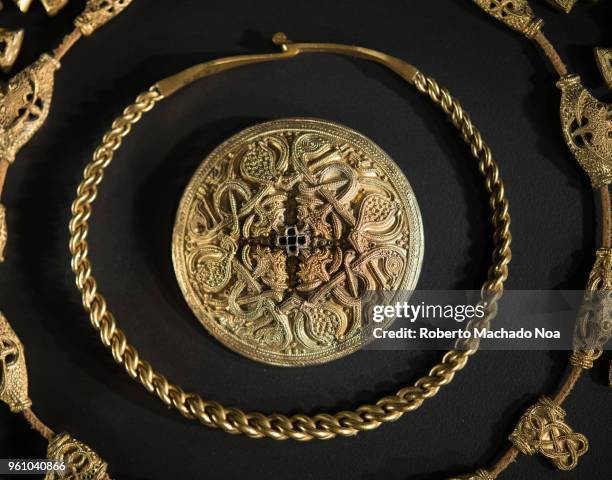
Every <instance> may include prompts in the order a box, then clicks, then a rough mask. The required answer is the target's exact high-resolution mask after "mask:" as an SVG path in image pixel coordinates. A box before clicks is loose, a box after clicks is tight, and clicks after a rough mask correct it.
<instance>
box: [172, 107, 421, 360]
mask: <svg viewBox="0 0 612 480" xmlns="http://www.w3.org/2000/svg"><path fill="white" fill-rule="evenodd" d="M423 247H424V240H423V226H422V221H421V214H420V211H419V207H418V204H417V201H416V198H415V195H414V193H413V191H412V188H411V187H410V184H409V183H408V180H407V179H406V177H405V176H404V174H403V173H402V171H401V170H400V169H399V167H398V166H397V165H396V164H395V162H393V160H392V159H391V158H390V157H389V156H388V155H387V154H386V153H385V152H384V151H383V150H381V148H380V147H378V146H377V145H376V144H374V143H373V142H372V141H371V140H369V139H367V138H366V137H364V136H363V135H361V134H359V133H357V132H355V131H353V130H351V129H349V128H346V127H344V126H342V125H338V124H336V123H332V122H328V121H322V120H314V119H302V118H295V119H285V120H278V121H273V122H268V123H263V124H259V125H256V126H254V127H251V128H249V129H247V130H244V131H243V132H241V133H238V134H237V135H235V136H234V137H232V138H230V139H229V140H227V141H226V142H225V143H223V144H222V145H221V146H220V147H218V148H217V149H216V150H214V151H213V152H212V153H211V154H210V155H209V156H208V157H207V158H206V159H205V160H204V162H203V163H202V164H201V165H200V167H199V168H198V170H197V171H196V173H195V175H194V176H193V178H192V179H191V181H190V182H189V185H188V187H187V189H186V191H185V193H184V194H183V198H182V200H181V203H180V206H179V209H178V214H177V218H176V224H175V227H174V236H173V242H172V250H173V251H172V256H173V261H174V268H175V272H176V276H177V278H178V282H179V284H180V286H181V290H182V292H183V294H184V296H185V299H186V300H187V303H188V304H189V306H190V307H191V309H192V310H193V312H194V313H195V315H196V317H197V318H198V319H199V320H200V322H201V323H202V324H203V325H204V327H206V329H207V330H208V331H209V332H210V333H211V334H212V335H213V336H215V337H216V338H217V339H218V340H220V341H221V342H222V343H223V344H225V345H226V346H227V347H229V348H231V349H232V350H234V351H236V352H238V353H240V354H242V355H244V356H246V357H248V358H251V359H253V360H257V361H260V362H264V363H268V364H273V365H279V366H305V365H313V364H319V363H324V362H327V361H330V360H334V359H337V358H340V357H342V356H344V355H348V354H349V353H352V352H354V351H355V350H357V349H359V348H360V347H361V346H362V345H363V344H364V343H365V342H366V341H367V340H368V335H367V334H365V333H364V332H366V328H365V327H366V325H365V324H364V323H365V322H366V320H365V318H364V316H362V305H361V303H362V302H361V299H362V298H363V296H364V294H365V293H366V292H369V291H384V292H406V291H411V290H413V289H414V288H415V286H416V283H417V280H418V277H419V273H420V268H421V263H422V260H423Z"/></svg>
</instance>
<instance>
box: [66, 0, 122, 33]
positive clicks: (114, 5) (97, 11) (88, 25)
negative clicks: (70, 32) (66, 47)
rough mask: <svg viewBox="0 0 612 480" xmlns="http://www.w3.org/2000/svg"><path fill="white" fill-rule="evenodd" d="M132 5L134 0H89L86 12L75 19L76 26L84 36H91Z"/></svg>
mask: <svg viewBox="0 0 612 480" xmlns="http://www.w3.org/2000/svg"><path fill="white" fill-rule="evenodd" d="M130 3H132V0H88V1H87V5H86V6H85V10H84V11H83V13H82V14H81V15H79V16H78V17H77V18H76V19H75V21H74V25H75V26H76V27H77V28H78V29H79V30H80V31H81V33H82V34H83V35H91V34H92V33H94V32H95V31H96V30H97V29H98V28H100V27H102V26H103V25H106V24H107V23H108V22H109V21H111V20H112V19H113V18H114V17H116V16H117V15H119V14H120V13H121V12H122V11H123V10H125V8H127V6H128V5H129V4H130Z"/></svg>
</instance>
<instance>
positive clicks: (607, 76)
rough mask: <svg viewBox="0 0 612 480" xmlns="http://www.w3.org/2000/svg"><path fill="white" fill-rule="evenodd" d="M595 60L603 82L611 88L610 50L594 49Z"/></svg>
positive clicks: (611, 59) (611, 49)
mask: <svg viewBox="0 0 612 480" xmlns="http://www.w3.org/2000/svg"><path fill="white" fill-rule="evenodd" d="M595 60H596V61H597V67H598V68H599V71H600V72H601V76H602V77H603V79H604V81H605V82H606V84H607V85H608V87H609V88H612V48H602V47H596V48H595Z"/></svg>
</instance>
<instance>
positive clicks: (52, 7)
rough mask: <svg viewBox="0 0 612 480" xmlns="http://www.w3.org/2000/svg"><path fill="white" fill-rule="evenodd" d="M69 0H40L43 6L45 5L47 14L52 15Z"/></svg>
mask: <svg viewBox="0 0 612 480" xmlns="http://www.w3.org/2000/svg"><path fill="white" fill-rule="evenodd" d="M68 1H69V0H40V2H41V3H42V5H43V7H45V11H46V12H47V15H50V16H54V15H57V14H58V13H59V11H60V10H61V9H62V8H64V7H65V6H66V5H68Z"/></svg>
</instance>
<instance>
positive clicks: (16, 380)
mask: <svg viewBox="0 0 612 480" xmlns="http://www.w3.org/2000/svg"><path fill="white" fill-rule="evenodd" d="M0 401H3V402H4V403H6V404H7V405H8V406H9V408H10V409H11V412H13V413H18V412H21V411H23V410H25V409H26V408H29V407H30V406H31V405H32V401H31V400H30V397H29V396H28V371H27V368H26V363H25V353H24V349H23V345H22V343H21V342H20V341H19V338H18V337H17V335H16V334H15V332H14V331H13V329H12V328H11V325H10V324H9V323H8V320H7V319H6V318H5V317H4V315H3V314H2V313H1V312H0Z"/></svg>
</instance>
